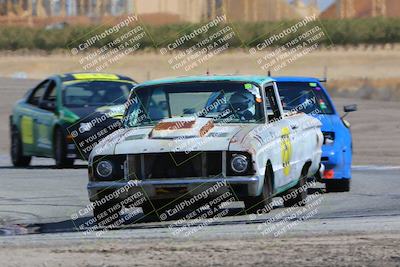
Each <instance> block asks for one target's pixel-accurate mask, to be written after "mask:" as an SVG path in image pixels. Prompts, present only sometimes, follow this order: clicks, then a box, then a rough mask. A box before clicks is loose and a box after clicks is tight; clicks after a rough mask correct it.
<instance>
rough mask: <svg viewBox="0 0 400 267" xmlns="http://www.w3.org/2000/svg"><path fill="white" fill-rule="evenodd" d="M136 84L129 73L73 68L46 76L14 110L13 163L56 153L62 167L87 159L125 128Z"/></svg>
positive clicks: (25, 164) (22, 162)
mask: <svg viewBox="0 0 400 267" xmlns="http://www.w3.org/2000/svg"><path fill="white" fill-rule="evenodd" d="M135 85H136V82H135V81H133V80H132V79H131V78H129V77H126V76H121V75H116V74H105V73H67V74H61V75H54V76H51V77H49V78H47V79H45V80H43V81H41V82H40V83H39V84H38V85H37V86H36V87H34V88H33V89H31V90H29V91H28V92H27V93H26V94H25V96H24V97H23V98H22V99H21V100H19V101H18V102H17V103H16V104H15V105H14V107H13V110H12V115H11V116H10V134H11V149H10V152H11V159H12V163H13V165H14V166H28V165H29V164H30V162H31V158H32V156H37V157H47V158H54V159H55V162H56V166H57V167H67V166H71V165H73V163H74V160H75V159H84V160H85V159H87V157H88V155H89V153H90V151H91V149H92V148H93V147H94V146H95V145H96V144H97V143H98V142H99V141H100V140H101V139H103V138H104V137H105V136H107V135H109V134H110V133H112V132H113V131H115V130H116V129H118V128H119V126H120V124H121V121H120V118H121V116H122V114H123V112H124V108H125V107H124V104H125V102H126V100H127V98H128V96H129V93H130V91H131V89H132V88H133V87H134V86H135Z"/></svg>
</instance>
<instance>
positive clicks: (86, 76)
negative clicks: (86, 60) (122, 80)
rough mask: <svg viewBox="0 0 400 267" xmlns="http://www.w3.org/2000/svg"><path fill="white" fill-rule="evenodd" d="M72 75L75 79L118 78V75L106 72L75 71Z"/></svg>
mask: <svg viewBox="0 0 400 267" xmlns="http://www.w3.org/2000/svg"><path fill="white" fill-rule="evenodd" d="M72 76H73V77H74V78H75V79H77V80H95V79H99V80H119V77H118V76H117V75H115V74H106V73H76V74H72Z"/></svg>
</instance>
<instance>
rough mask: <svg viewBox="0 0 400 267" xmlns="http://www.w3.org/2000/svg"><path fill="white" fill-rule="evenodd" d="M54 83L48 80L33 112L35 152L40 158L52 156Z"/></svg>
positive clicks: (54, 117)
mask: <svg viewBox="0 0 400 267" xmlns="http://www.w3.org/2000/svg"><path fill="white" fill-rule="evenodd" d="M56 89H57V88H56V82H55V81H54V80H52V79H50V80H48V83H47V88H46V90H45V93H44V94H43V96H42V98H41V100H40V101H39V106H38V109H37V110H36V112H35V119H34V121H35V123H34V133H35V136H37V138H36V152H37V153H38V154H40V155H42V156H48V157H52V156H53V149H52V143H53V125H54V121H55V120H56V114H55V111H56V91H57V90H56Z"/></svg>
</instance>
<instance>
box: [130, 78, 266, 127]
mask: <svg viewBox="0 0 400 267" xmlns="http://www.w3.org/2000/svg"><path fill="white" fill-rule="evenodd" d="M129 102H130V103H132V104H131V105H130V107H129V109H128V110H127V113H126V116H125V125H126V126H127V127H134V126H140V125H146V124H154V123H156V122H157V121H160V120H162V119H165V118H172V117H186V116H188V117H189V116H190V117H207V118H213V119H214V121H219V122H224V123H238V122H240V123H256V122H261V121H262V120H263V117H264V116H263V111H262V101H261V96H260V93H259V88H258V87H257V86H255V85H253V84H249V83H242V82H225V81H224V82H222V81H221V82H186V83H171V84H160V85H152V86H139V87H137V88H135V90H134V91H133V92H132V96H131V99H130V101H129Z"/></svg>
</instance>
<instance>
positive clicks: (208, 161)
mask: <svg viewBox="0 0 400 267" xmlns="http://www.w3.org/2000/svg"><path fill="white" fill-rule="evenodd" d="M125 170H127V171H125V179H128V180H130V179H164V178H189V177H215V176H217V175H220V174H221V173H222V152H218V151H207V152H191V153H184V152H179V153H149V154H135V155H127V161H126V168H125Z"/></svg>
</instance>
